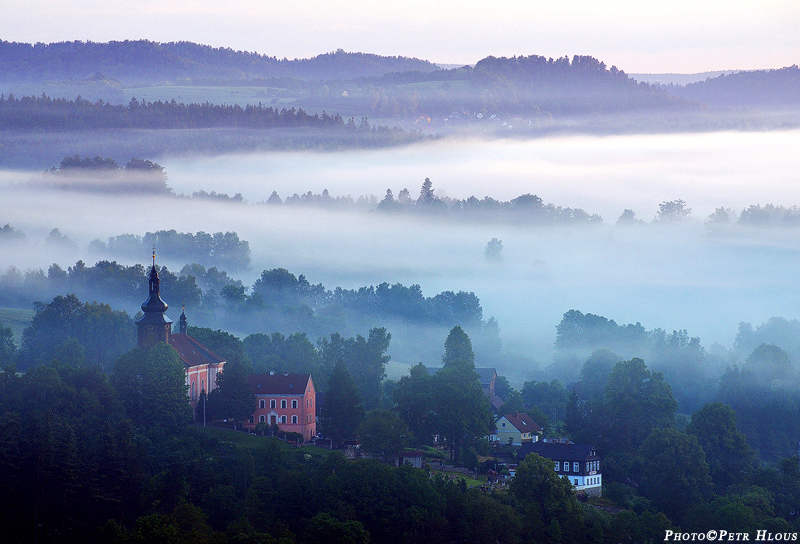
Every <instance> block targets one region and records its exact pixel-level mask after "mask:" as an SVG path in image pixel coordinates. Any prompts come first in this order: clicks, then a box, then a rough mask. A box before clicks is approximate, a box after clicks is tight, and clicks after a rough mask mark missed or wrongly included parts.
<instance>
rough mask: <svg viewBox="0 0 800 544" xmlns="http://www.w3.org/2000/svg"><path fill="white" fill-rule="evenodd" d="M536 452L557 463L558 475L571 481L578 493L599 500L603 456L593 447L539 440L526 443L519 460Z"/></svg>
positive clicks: (601, 487)
mask: <svg viewBox="0 0 800 544" xmlns="http://www.w3.org/2000/svg"><path fill="white" fill-rule="evenodd" d="M531 453H535V454H537V455H540V456H542V457H544V458H546V459H550V460H551V461H553V462H554V463H555V466H554V467H553V469H554V470H555V471H556V474H558V475H559V476H562V477H564V478H568V479H569V481H570V483H571V484H572V486H573V488H574V489H575V492H576V493H585V494H586V495H589V496H593V497H599V496H600V495H601V494H602V490H603V475H602V473H601V471H600V459H601V458H600V455H599V454H598V453H597V450H596V449H595V447H594V446H587V445H583V444H573V443H571V442H568V441H563V442H561V441H559V442H551V441H544V440H541V441H538V442H529V443H527V444H523V445H522V447H521V448H520V450H519V452H517V458H518V459H520V460H522V459H525V456H527V455H528V454H531Z"/></svg>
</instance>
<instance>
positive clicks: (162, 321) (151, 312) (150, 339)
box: [136, 249, 172, 349]
mask: <svg viewBox="0 0 800 544" xmlns="http://www.w3.org/2000/svg"><path fill="white" fill-rule="evenodd" d="M159 284H160V280H159V279H158V271H157V270H156V252H155V249H154V250H153V267H152V268H151V269H150V282H149V285H150V296H149V297H148V299H147V300H146V301H145V302H144V303H143V304H142V312H144V315H143V316H142V317H141V318H139V320H138V321H136V328H137V331H138V341H137V345H138V346H139V347H140V348H144V349H147V348H150V347H153V346H154V345H156V344H157V343H159V342H164V343H165V344H169V337H170V333H171V332H172V320H171V319H170V318H169V317H167V314H166V312H167V303H166V302H164V301H163V300H161V289H160V285H159Z"/></svg>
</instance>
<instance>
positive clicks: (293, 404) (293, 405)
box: [292, 400, 297, 408]
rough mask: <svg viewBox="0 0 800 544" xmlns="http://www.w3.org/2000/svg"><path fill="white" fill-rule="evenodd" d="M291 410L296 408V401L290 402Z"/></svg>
mask: <svg viewBox="0 0 800 544" xmlns="http://www.w3.org/2000/svg"><path fill="white" fill-rule="evenodd" d="M292 408H297V401H296V400H293V401H292Z"/></svg>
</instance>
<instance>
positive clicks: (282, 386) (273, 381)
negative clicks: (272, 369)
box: [247, 374, 311, 395]
mask: <svg viewBox="0 0 800 544" xmlns="http://www.w3.org/2000/svg"><path fill="white" fill-rule="evenodd" d="M247 381H248V383H249V384H250V391H252V393H253V394H254V395H304V394H305V392H306V387H307V386H308V382H309V381H311V374H251V375H249V376H248V377H247Z"/></svg>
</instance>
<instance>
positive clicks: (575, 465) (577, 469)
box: [572, 463, 581, 482]
mask: <svg viewBox="0 0 800 544" xmlns="http://www.w3.org/2000/svg"><path fill="white" fill-rule="evenodd" d="M580 471H581V466H580V463H572V472H580ZM575 481H576V482H577V480H575Z"/></svg>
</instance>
